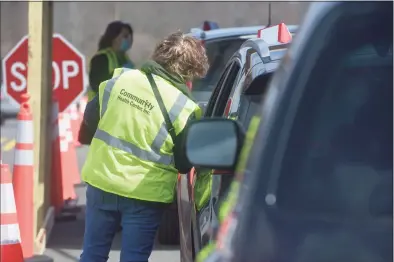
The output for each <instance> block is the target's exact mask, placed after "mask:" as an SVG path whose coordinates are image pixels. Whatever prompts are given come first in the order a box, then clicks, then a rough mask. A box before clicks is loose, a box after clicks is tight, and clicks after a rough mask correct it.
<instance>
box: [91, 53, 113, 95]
mask: <svg viewBox="0 0 394 262" xmlns="http://www.w3.org/2000/svg"><path fill="white" fill-rule="evenodd" d="M110 78H111V74H110V72H109V68H108V58H107V56H106V55H105V54H100V55H96V56H94V57H93V58H92V61H91V62H90V72H89V84H90V87H91V88H92V90H93V91H94V92H96V93H97V92H98V87H99V85H100V83H101V82H103V81H105V80H108V79H110Z"/></svg>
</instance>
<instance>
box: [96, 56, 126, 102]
mask: <svg viewBox="0 0 394 262" xmlns="http://www.w3.org/2000/svg"><path fill="white" fill-rule="evenodd" d="M102 54H105V55H106V56H107V59H108V71H109V74H112V73H113V72H114V70H115V69H116V68H121V67H123V65H121V64H119V61H118V58H117V57H116V53H115V51H114V50H113V49H112V48H106V49H102V50H100V51H98V52H97V53H96V54H95V55H94V56H93V57H95V56H97V55H102ZM125 58H126V60H127V61H128V63H129V64H130V65H131V66H133V63H132V62H131V60H130V58H129V57H128V56H127V55H126V54H125ZM90 68H91V65H90V64H89V70H90ZM95 95H96V92H94V91H93V90H92V89H91V88H89V90H88V101H90V100H92V99H93V98H94V96H95Z"/></svg>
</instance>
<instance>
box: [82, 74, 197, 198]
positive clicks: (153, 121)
mask: <svg viewBox="0 0 394 262" xmlns="http://www.w3.org/2000/svg"><path fill="white" fill-rule="evenodd" d="M152 76H153V78H154V80H155V82H156V85H157V87H158V89H159V91H160V94H161V96H162V99H163V102H164V105H165V107H166V109H167V110H168V114H169V117H170V120H171V122H172V124H173V127H174V129H175V133H176V134H179V133H180V132H181V131H182V130H183V128H184V127H185V125H186V123H187V121H188V119H189V117H191V116H192V114H194V116H195V117H196V118H199V117H200V116H201V109H200V108H199V107H198V105H197V104H196V103H195V102H193V101H192V100H191V99H189V98H188V97H187V96H186V95H184V94H183V93H182V92H181V91H179V90H178V89H177V88H176V87H174V86H173V85H172V84H171V83H169V82H168V81H166V80H164V79H163V78H161V77H159V76H156V75H152ZM98 95H99V101H100V121H99V124H98V128H97V131H96V133H95V135H94V137H93V140H92V143H91V145H90V148H89V152H88V155H87V159H86V162H85V165H84V166H83V168H82V179H83V180H84V181H85V182H86V183H88V184H90V185H92V186H94V187H97V188H99V189H101V190H103V191H106V192H109V193H113V194H116V195H120V196H124V197H129V198H135V199H140V200H146V201H154V202H163V203H171V202H172V201H173V198H174V193H175V186H176V181H177V174H178V170H177V169H176V168H175V166H174V158H173V151H172V149H173V146H174V143H173V141H172V138H171V136H170V135H169V132H168V130H167V126H166V123H165V119H164V117H163V114H162V112H161V111H160V107H159V105H158V103H157V101H156V98H155V95H154V93H153V90H152V87H151V86H150V83H149V81H148V79H147V77H146V74H145V73H144V72H142V71H140V70H134V69H127V68H118V69H115V72H114V75H113V78H112V79H110V80H107V81H104V82H103V83H101V84H100V86H99V94H98Z"/></svg>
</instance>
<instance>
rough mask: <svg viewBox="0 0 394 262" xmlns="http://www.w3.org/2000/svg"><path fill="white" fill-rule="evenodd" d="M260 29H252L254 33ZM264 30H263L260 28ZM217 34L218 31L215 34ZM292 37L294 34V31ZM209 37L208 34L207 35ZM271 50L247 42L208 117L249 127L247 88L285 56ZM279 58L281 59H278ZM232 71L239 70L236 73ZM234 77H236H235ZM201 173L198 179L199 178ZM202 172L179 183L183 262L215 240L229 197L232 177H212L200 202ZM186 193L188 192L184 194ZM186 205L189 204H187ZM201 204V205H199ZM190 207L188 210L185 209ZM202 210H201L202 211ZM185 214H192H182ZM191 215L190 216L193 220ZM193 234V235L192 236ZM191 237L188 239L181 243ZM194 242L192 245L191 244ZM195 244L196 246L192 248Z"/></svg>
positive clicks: (217, 92)
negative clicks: (221, 211)
mask: <svg viewBox="0 0 394 262" xmlns="http://www.w3.org/2000/svg"><path fill="white" fill-rule="evenodd" d="M255 29H257V28H253V30H255ZM260 29H261V28H260ZM213 31H215V30H213ZM292 32H293V33H295V32H294V30H293V31H292ZM207 33H208V32H207ZM271 47H274V46H270V45H267V43H265V42H264V41H263V40H261V39H257V38H252V39H248V40H246V41H245V42H244V43H243V44H242V45H241V46H240V48H239V49H238V51H237V52H235V54H234V55H232V56H231V57H230V59H229V61H228V62H227V63H226V65H225V67H224V70H223V72H222V74H221V77H220V79H219V80H218V83H217V85H216V88H215V89H214V90H213V93H212V96H211V98H210V100H209V102H208V105H207V107H206V111H205V117H212V116H222V117H229V118H232V119H238V120H239V121H241V123H243V125H244V126H247V125H248V122H249V121H250V115H248V114H247V113H245V114H242V115H239V114H238V113H239V110H240V103H241V97H243V92H244V91H245V86H246V87H248V86H249V85H250V83H251V82H252V81H253V80H254V79H255V78H257V77H258V76H260V75H263V74H268V73H271V72H273V71H274V70H275V69H276V68H277V67H278V62H277V60H278V59H280V55H282V56H283V54H284V53H283V52H281V51H280V50H270V48H271ZM278 54H279V55H278ZM232 70H237V71H236V73H233V71H232ZM234 74H235V75H234ZM197 173H198V175H197ZM200 173H201V170H192V172H190V173H189V174H185V175H183V177H182V178H181V179H180V180H179V183H178V205H182V209H183V210H182V211H181V212H180V213H179V215H180V227H181V231H182V232H186V233H182V236H181V258H182V261H183V262H187V261H193V257H190V254H193V252H194V253H197V252H199V251H200V249H201V247H202V246H205V245H206V244H207V243H208V242H209V241H211V240H212V238H213V237H214V236H215V229H216V228H217V226H218V212H219V205H220V203H221V201H222V199H223V198H224V196H225V194H226V193H227V191H228V189H229V186H230V182H231V180H232V178H233V174H231V173H229V174H223V175H209V177H210V180H209V182H205V183H210V185H211V186H210V189H211V192H210V194H209V197H208V198H205V200H204V201H203V202H204V203H205V204H202V205H201V203H200V202H199V199H196V197H197V198H198V192H196V189H197V188H198V189H199V188H200V186H198V187H197V183H201V182H202V181H199V179H200V180H201V179H204V181H207V179H208V178H206V177H205V178H202V177H203V176H202V175H201V174H200ZM185 190H187V191H185ZM185 201H189V202H188V203H185ZM199 203H200V204H199ZM186 206H188V207H186ZM199 206H201V207H200V208H199ZM185 210H188V211H191V214H190V213H188V214H183V212H184V211H185ZM190 215H191V216H190ZM189 231H191V234H190V232H189ZM183 237H188V239H182V238H183ZM190 238H193V241H191V240H190ZM182 242H183V243H182ZM190 243H193V246H191V245H190Z"/></svg>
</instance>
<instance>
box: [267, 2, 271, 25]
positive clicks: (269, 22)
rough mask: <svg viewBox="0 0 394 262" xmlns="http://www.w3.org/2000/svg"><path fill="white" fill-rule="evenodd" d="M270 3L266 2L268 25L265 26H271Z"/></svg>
mask: <svg viewBox="0 0 394 262" xmlns="http://www.w3.org/2000/svg"><path fill="white" fill-rule="evenodd" d="M271 19H272V18H271V2H268V25H267V26H271V22H272V21H271Z"/></svg>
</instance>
